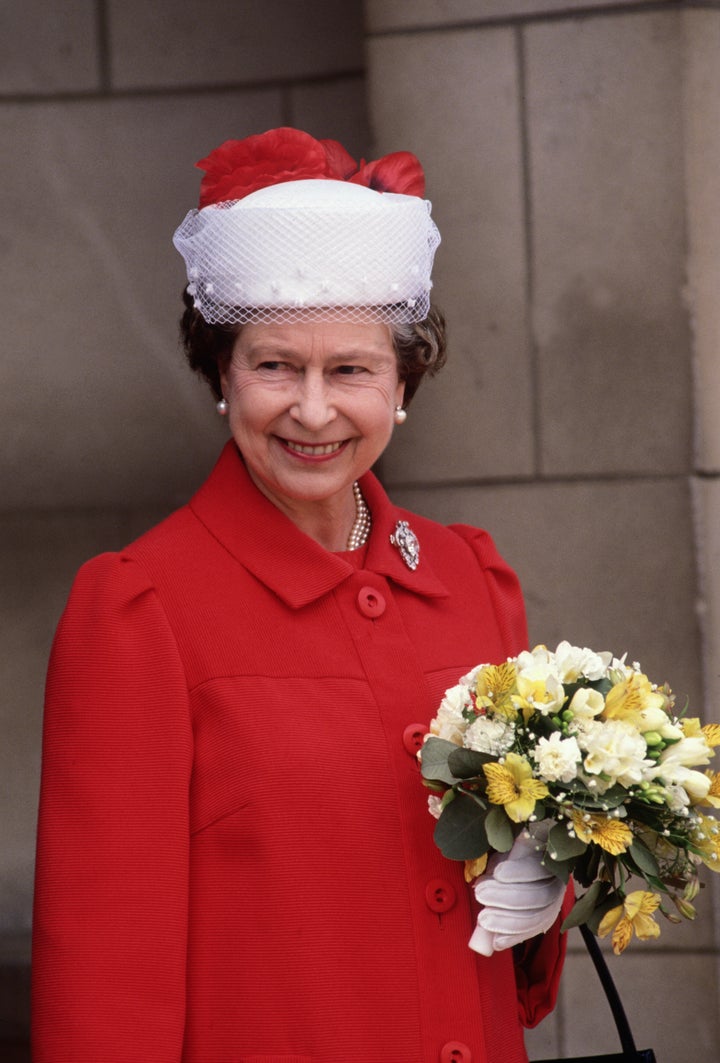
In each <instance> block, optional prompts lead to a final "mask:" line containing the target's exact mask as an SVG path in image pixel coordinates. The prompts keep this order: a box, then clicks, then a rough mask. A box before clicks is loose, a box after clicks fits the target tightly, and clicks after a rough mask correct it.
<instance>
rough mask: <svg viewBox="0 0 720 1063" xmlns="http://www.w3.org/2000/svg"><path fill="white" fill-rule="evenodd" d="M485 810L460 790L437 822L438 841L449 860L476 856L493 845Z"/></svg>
mask: <svg viewBox="0 0 720 1063" xmlns="http://www.w3.org/2000/svg"><path fill="white" fill-rule="evenodd" d="M483 819H484V817H483V813H482V811H481V810H480V809H479V807H478V805H477V804H476V803H475V801H473V799H472V798H471V797H468V796H467V795H466V794H463V793H457V794H456V795H455V800H454V801H451V802H450V804H448V805H447V806H446V807H445V808H444V810H443V812H442V814H441V816H440V819H439V820H438V821H437V824H436V826H435V844H436V845H437V847H438V848H439V849H440V851H441V852H442V854H443V856H446V857H447V858H448V859H449V860H475V859H477V857H478V856H482V855H483V854H484V853H486V852H487V851H488V849H489V848H490V842H489V841H488V836H487V833H486V831H485V826H484V823H483Z"/></svg>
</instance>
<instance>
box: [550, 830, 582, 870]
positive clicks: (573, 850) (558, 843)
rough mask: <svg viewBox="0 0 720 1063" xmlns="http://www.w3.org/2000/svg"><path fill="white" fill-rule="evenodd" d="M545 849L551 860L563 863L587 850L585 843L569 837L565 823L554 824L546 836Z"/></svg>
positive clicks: (575, 837)
mask: <svg viewBox="0 0 720 1063" xmlns="http://www.w3.org/2000/svg"><path fill="white" fill-rule="evenodd" d="M547 847H548V851H549V852H550V854H551V859H553V860H556V861H563V860H570V859H572V857H574V856H580V855H581V854H582V853H584V852H585V850H586V849H587V842H584V841H582V840H581V839H580V838H578V837H577V835H575V836H574V837H571V835H569V834H568V829H567V826H566V824H565V823H556V824H555V826H554V827H553V828H552V829H551V831H550V833H549V834H548V840H547Z"/></svg>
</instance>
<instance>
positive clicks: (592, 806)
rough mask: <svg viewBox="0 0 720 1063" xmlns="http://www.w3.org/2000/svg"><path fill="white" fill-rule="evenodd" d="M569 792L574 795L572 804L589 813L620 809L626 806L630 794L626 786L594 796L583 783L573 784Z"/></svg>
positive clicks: (616, 787) (610, 789) (611, 788)
mask: <svg viewBox="0 0 720 1063" xmlns="http://www.w3.org/2000/svg"><path fill="white" fill-rule="evenodd" d="M568 792H569V793H571V794H572V803H573V804H574V805H575V806H576V807H577V808H585V809H587V810H588V812H604V811H607V810H609V809H611V808H618V807H619V806H620V805H623V804H625V802H626V801H627V799H628V792H627V790H626V789H625V787H624V786H617V785H616V786H611V787H610V788H609V789H608V790H606V791H605V793H604V794H594V793H592V792H591V791H589V790H587V789H586V788H585V787H584V786H583V784H582V783H577V782H576V783H571V784H570V785H569V786H568Z"/></svg>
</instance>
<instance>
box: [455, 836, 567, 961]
mask: <svg viewBox="0 0 720 1063" xmlns="http://www.w3.org/2000/svg"><path fill="white" fill-rule="evenodd" d="M535 845H536V842H535V839H533V838H531V837H529V836H528V835H527V832H525V831H523V833H522V834H520V835H519V837H517V838H516V839H515V842H514V844H513V847H512V849H511V850H510V852H508V853H503V854H501V855H498V856H494V857H492V859H491V860H490V863H489V865H488V870H487V872H486V873H485V874H484V875H483V876H482V877H481V878H480V879H479V881H478V882H477V885H476V886H475V897H476V899H477V900H478V901H479V902H480V904H481V905H482V906H483V907H482V909H481V911H480V913H479V915H478V917H477V928H476V929H475V931H474V932H473V935H472V937H471V938H470V948H471V949H474V951H475V952H479V953H480V954H481V955H482V956H492V954H493V952H499V951H501V950H502V949H509V948H512V946H513V945H519V944H520V942H521V941H527V939H528V938H531V937H535V935H536V934H544V933H545V932H546V931H547V930H549V929H550V927H551V926H552V925H553V923H554V922H555V920H556V919H557V916H558V913H559V911H560V907H561V905H562V901H563V897H564V896H565V888H566V887H565V883H564V882H562V881H561V879H559V878H557V877H556V876H555V875H551V874H550V872H549V871H548V870H547V868H544V867H543V866H542V864H541V862H540V861H541V860H542V852H540V851H538V850H537V849H536V848H535Z"/></svg>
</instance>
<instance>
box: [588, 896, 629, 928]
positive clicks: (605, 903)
mask: <svg viewBox="0 0 720 1063" xmlns="http://www.w3.org/2000/svg"><path fill="white" fill-rule="evenodd" d="M603 890H604V892H605V891H606V896H605V897H603V899H602V900H601V901H600V903H599V904H597V905H596V907H595V911H594V912H592V914H591V915H590V916H589V918H588V920H587V925H588V927H589V929H590V930H592V932H593V934H595V936H596V937H597V934H598V931H599V929H600V924H601V923H602V921H603V919H604V918H605V916H606V915H607V913H608V912H610V911H612V909H613V908H617V906H618V905H619V904H622V902H623V894H622V893H618V891H617V890H613V891H612V892H610V887H609V886H608V885H607V884H604V886H603Z"/></svg>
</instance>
